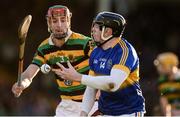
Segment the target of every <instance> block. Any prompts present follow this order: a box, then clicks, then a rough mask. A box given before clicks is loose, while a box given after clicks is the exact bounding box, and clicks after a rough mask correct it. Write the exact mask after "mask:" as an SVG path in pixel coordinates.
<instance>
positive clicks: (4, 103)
mask: <svg viewBox="0 0 180 117" xmlns="http://www.w3.org/2000/svg"><path fill="white" fill-rule="evenodd" d="M57 4H61V5H66V6H67V7H68V8H69V9H70V11H71V12H72V14H73V15H72V30H73V31H75V32H79V33H82V34H85V35H87V36H90V28H91V23H92V20H93V18H94V17H95V15H96V14H97V13H98V12H100V11H104V10H105V11H112V12H116V13H120V14H122V15H123V16H124V17H125V18H126V20H127V24H128V25H127V27H126V29H125V33H124V38H126V39H127V40H128V41H129V42H131V43H132V45H133V46H134V47H135V48H136V50H137V52H138V55H139V57H140V77H141V80H140V84H141V88H142V90H143V94H144V97H145V99H146V111H147V112H146V115H147V116H155V115H156V116H157V115H161V112H160V110H159V93H158V90H157V72H156V69H155V67H154V65H153V60H154V59H155V57H156V56H157V54H159V53H160V52H165V51H172V52H174V53H176V54H177V55H178V56H179V55H180V46H179V44H180V42H179V41H180V39H179V38H180V13H179V11H180V1H179V0H1V4H0V14H1V16H0V17H1V18H0V53H1V57H0V115H6V116H10V115H55V113H54V112H55V108H56V105H57V104H58V102H59V93H58V90H57V86H56V83H55V79H53V78H51V77H49V76H50V75H51V74H49V75H44V74H42V73H39V74H38V75H37V77H36V78H35V79H34V80H33V83H32V84H31V86H30V87H29V88H28V89H26V90H25V91H24V92H23V94H22V95H21V96H20V97H19V98H15V97H14V95H13V94H12V92H11V87H12V85H13V83H14V82H15V81H16V80H17V69H18V66H17V65H18V34H17V29H18V26H19V24H20V22H21V21H22V19H23V18H24V17H25V16H26V15H28V14H32V16H33V20H32V24H31V26H30V30H29V32H28V36H27V41H26V48H25V60H24V69H25V68H26V67H27V66H28V65H29V64H30V63H31V60H32V57H33V55H34V52H35V50H36V48H37V46H38V45H39V44H40V42H41V41H42V40H44V39H45V38H46V37H48V36H49V33H48V31H47V24H46V19H45V15H46V12H47V10H48V8H49V7H50V6H52V5H57Z"/></svg>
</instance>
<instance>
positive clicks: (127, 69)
mask: <svg viewBox="0 0 180 117" xmlns="http://www.w3.org/2000/svg"><path fill="white" fill-rule="evenodd" d="M112 69H120V70H123V71H125V72H126V73H127V74H129V73H130V70H129V68H128V67H126V66H124V65H120V64H116V65H114V66H113V68H112Z"/></svg>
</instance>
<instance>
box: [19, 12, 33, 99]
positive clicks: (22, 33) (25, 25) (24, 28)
mask: <svg viewBox="0 0 180 117" xmlns="http://www.w3.org/2000/svg"><path fill="white" fill-rule="evenodd" d="M31 20H32V16H31V15H27V16H26V17H25V18H24V19H23V21H22V23H21V24H20V26H19V29H18V37H19V65H18V80H17V85H18V86H19V87H20V86H21V73H22V72H23V60H24V49H25V41H26V37H27V33H28V30H29V26H30V24H31ZM15 96H16V97H19V96H20V94H19V95H15Z"/></svg>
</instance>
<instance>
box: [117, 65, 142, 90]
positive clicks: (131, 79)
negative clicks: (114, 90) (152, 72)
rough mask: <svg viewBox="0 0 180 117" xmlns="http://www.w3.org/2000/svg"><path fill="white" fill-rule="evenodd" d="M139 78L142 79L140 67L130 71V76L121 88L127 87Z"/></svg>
mask: <svg viewBox="0 0 180 117" xmlns="http://www.w3.org/2000/svg"><path fill="white" fill-rule="evenodd" d="M139 79H140V78H139V68H137V69H136V70H134V71H133V72H132V73H130V75H129V76H128V78H127V79H126V80H125V81H124V82H123V83H122V84H121V86H120V88H125V87H128V86H130V85H133V84H134V83H135V82H138V81H139Z"/></svg>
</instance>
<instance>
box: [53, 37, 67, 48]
mask: <svg viewBox="0 0 180 117" xmlns="http://www.w3.org/2000/svg"><path fill="white" fill-rule="evenodd" d="M52 41H53V43H54V45H55V46H57V47H61V46H62V45H63V44H64V43H65V38H64V39H56V38H52Z"/></svg>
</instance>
